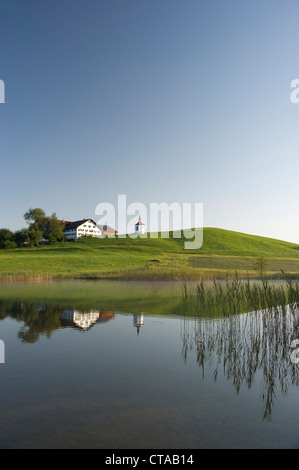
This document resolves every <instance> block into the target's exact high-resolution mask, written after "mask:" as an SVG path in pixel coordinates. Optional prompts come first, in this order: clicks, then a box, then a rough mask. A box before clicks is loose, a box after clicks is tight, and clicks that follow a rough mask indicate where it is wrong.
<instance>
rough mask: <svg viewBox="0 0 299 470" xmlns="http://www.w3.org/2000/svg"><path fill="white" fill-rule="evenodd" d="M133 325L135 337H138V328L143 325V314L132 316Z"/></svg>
mask: <svg viewBox="0 0 299 470" xmlns="http://www.w3.org/2000/svg"><path fill="white" fill-rule="evenodd" d="M133 325H134V327H135V328H136V330H137V335H139V332H140V328H141V327H142V325H143V314H142V313H141V314H136V313H134V314H133Z"/></svg>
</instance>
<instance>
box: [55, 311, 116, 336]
mask: <svg viewBox="0 0 299 470" xmlns="http://www.w3.org/2000/svg"><path fill="white" fill-rule="evenodd" d="M114 315H115V314H114V312H95V311H93V310H91V311H90V312H81V311H79V310H76V309H74V308H66V309H65V310H64V311H63V312H62V314H61V317H60V318H61V323H62V325H65V326H72V327H74V328H79V329H80V330H83V331H87V330H90V328H91V327H92V326H93V325H95V324H96V323H100V322H107V321H109V320H111V319H112V318H113V317H114Z"/></svg>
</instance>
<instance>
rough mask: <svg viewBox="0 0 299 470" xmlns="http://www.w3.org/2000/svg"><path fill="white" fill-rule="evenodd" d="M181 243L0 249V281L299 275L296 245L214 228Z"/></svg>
mask: <svg viewBox="0 0 299 470" xmlns="http://www.w3.org/2000/svg"><path fill="white" fill-rule="evenodd" d="M184 241H185V240H184V239H183V238H174V237H173V234H172V233H170V236H169V238H162V237H161V234H158V238H152V237H151V236H150V234H146V235H144V236H140V237H138V238H135V239H133V238H130V237H129V236H127V237H126V238H120V237H119V238H118V237H116V238H103V239H95V238H84V239H81V240H78V241H76V242H75V241H68V242H62V243H57V244H53V245H43V246H39V247H35V248H28V247H24V248H17V249H13V250H6V251H5V250H0V280H1V281H11V280H38V279H41V280H42V279H62V278H75V279H76V278H81V279H128V280H200V279H202V278H204V279H215V278H219V279H224V278H233V277H234V276H235V274H236V273H237V274H238V276H239V277H247V276H250V277H251V278H254V277H259V276H260V275H261V274H263V275H265V276H270V277H274V278H275V277H284V276H285V274H288V275H290V276H292V277H297V275H298V273H299V246H298V245H296V244H294V243H289V242H285V241H280V240H276V239H271V238H265V237H260V236H255V235H248V234H243V233H238V232H232V231H228V230H223V229H217V228H204V229H203V245H202V247H201V248H199V249H196V250H186V249H184Z"/></svg>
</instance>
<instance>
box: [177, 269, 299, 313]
mask: <svg viewBox="0 0 299 470" xmlns="http://www.w3.org/2000/svg"><path fill="white" fill-rule="evenodd" d="M184 298H185V299H186V300H187V299H188V298H189V297H188V292H187V290H186V288H185V291H184ZM287 305H288V306H289V307H290V309H291V311H294V310H295V309H296V308H297V307H298V305H299V284H298V282H294V281H292V280H291V279H286V282H285V284H283V285H274V284H271V283H269V281H268V280H266V279H265V278H261V279H260V281H259V282H257V281H254V282H253V281H250V279H249V278H247V280H246V281H241V280H240V279H239V278H238V275H237V274H236V276H235V278H234V279H233V280H232V281H228V280H227V281H226V282H221V281H216V280H214V282H213V285H212V287H206V286H205V284H204V281H203V280H202V281H201V283H200V284H198V286H197V289H196V299H195V302H193V306H194V307H195V309H196V313H197V314H199V315H207V316H214V315H217V316H218V315H220V316H227V315H234V314H240V313H246V312H252V311H259V310H267V309H270V310H272V309H278V308H284V307H286V306H287Z"/></svg>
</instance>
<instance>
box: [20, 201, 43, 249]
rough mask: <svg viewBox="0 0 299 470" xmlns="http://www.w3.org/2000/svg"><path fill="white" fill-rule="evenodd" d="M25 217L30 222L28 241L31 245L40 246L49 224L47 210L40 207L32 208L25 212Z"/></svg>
mask: <svg viewBox="0 0 299 470" xmlns="http://www.w3.org/2000/svg"><path fill="white" fill-rule="evenodd" d="M24 219H25V220H26V222H27V223H28V224H29V227H28V229H27V230H26V232H25V233H26V243H28V245H29V246H30V247H33V246H38V245H39V242H40V240H41V238H42V236H43V233H44V231H45V230H46V226H47V217H46V214H45V212H44V211H43V210H42V209H40V208H38V207H37V208H35V209H32V208H30V209H29V211H27V212H26V213H25V214H24Z"/></svg>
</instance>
